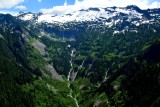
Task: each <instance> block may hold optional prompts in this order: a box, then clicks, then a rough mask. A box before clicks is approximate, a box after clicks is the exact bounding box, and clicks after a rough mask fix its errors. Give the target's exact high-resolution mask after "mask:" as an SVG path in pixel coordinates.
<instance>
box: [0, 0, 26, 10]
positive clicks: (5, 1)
mask: <svg viewBox="0 0 160 107" xmlns="http://www.w3.org/2000/svg"><path fill="white" fill-rule="evenodd" d="M22 2H24V0H0V8H5V9H8V8H12V7H15V6H16V5H18V4H20V3H22Z"/></svg>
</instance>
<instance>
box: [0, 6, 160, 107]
mask: <svg viewBox="0 0 160 107" xmlns="http://www.w3.org/2000/svg"><path fill="white" fill-rule="evenodd" d="M159 49H160V9H147V10H142V9H140V8H139V7H137V6H134V5H131V6H127V7H108V8H88V9H81V10H79V11H75V12H73V13H65V14H52V15H51V14H44V13H31V12H28V13H24V12H20V13H19V15H17V16H11V15H9V14H6V15H4V14H0V59H1V60H0V80H1V81H0V85H1V87H0V94H1V96H0V104H1V106H2V107H11V106H12V107H107V106H109V107H135V106H137V107H147V106H152V107H157V106H159V105H160V93H159V90H160V72H159V71H160V66H159V64H160V56H159V54H160V52H159Z"/></svg>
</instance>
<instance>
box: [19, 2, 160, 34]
mask: <svg viewBox="0 0 160 107" xmlns="http://www.w3.org/2000/svg"><path fill="white" fill-rule="evenodd" d="M159 12H160V9H148V10H141V9H140V8H139V7H137V6H135V5H131V6H127V7H121V8H119V7H109V8H88V9H81V10H79V11H74V12H73V13H65V14H43V13H38V14H34V13H20V14H19V15H18V18H19V19H21V20H24V21H32V22H33V23H35V24H39V23H49V24H58V25H59V26H63V24H69V25H70V26H74V24H77V23H79V24H80V25H82V26H83V24H84V23H90V26H93V27H96V28H100V29H102V28H104V27H107V28H111V27H112V28H113V27H115V29H114V30H117V32H120V31H125V30H128V27H132V28H133V29H134V28H135V29H136V27H137V26H140V25H142V24H154V23H157V21H158V20H159V18H160V14H159Z"/></svg>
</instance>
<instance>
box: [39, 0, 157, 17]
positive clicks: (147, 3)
mask: <svg viewBox="0 0 160 107" xmlns="http://www.w3.org/2000/svg"><path fill="white" fill-rule="evenodd" d="M158 3H160V2H157V0H81V1H79V0H75V3H74V5H67V2H66V1H65V3H64V5H63V6H55V7H53V8H50V9H41V10H40V11H41V12H43V13H45V14H64V13H65V14H66V13H70V12H74V11H77V10H80V9H87V8H89V7H103V8H105V7H113V6H116V7H126V6H128V5H136V6H138V7H140V8H141V9H147V8H157V6H158V5H157V4H158Z"/></svg>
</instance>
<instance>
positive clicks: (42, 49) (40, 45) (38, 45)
mask: <svg viewBox="0 0 160 107" xmlns="http://www.w3.org/2000/svg"><path fill="white" fill-rule="evenodd" d="M32 45H33V47H34V48H35V49H37V50H38V51H39V52H40V54H41V55H43V56H44V55H46V54H47V53H46V51H45V47H46V46H45V45H44V44H43V43H41V42H39V41H38V40H36V42H34V43H33V44H32Z"/></svg>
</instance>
